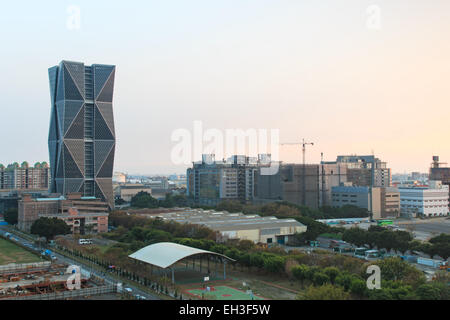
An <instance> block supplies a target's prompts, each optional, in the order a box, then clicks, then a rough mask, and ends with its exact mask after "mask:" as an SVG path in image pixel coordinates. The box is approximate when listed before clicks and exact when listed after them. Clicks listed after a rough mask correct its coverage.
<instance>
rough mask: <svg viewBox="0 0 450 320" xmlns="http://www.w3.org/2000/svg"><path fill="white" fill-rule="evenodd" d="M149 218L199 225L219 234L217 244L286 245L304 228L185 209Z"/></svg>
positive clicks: (294, 222)
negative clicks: (234, 242) (251, 242)
mask: <svg viewBox="0 0 450 320" xmlns="http://www.w3.org/2000/svg"><path fill="white" fill-rule="evenodd" d="M149 217H151V218H161V219H163V220H172V221H176V222H179V223H190V224H200V225H203V226H205V227H208V228H210V229H212V230H215V231H218V232H219V234H220V239H217V240H218V241H226V240H228V239H239V240H251V241H253V242H254V243H267V244H273V243H278V244H286V243H288V242H289V241H290V238H291V237H292V236H293V235H294V234H296V233H302V232H305V231H306V226H305V225H303V224H301V223H300V222H298V221H297V220H295V219H278V218H276V217H261V216H259V215H256V214H253V215H245V214H243V213H240V212H239V213H228V212H226V211H222V212H217V211H214V210H203V209H185V210H181V211H176V212H165V213H161V214H157V215H149Z"/></svg>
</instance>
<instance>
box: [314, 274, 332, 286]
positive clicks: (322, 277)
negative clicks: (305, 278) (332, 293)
mask: <svg viewBox="0 0 450 320" xmlns="http://www.w3.org/2000/svg"><path fill="white" fill-rule="evenodd" d="M328 282H330V277H329V276H327V275H326V274H325V273H323V272H316V273H315V274H314V276H313V283H314V284H315V285H316V286H321V285H324V284H326V283H328Z"/></svg>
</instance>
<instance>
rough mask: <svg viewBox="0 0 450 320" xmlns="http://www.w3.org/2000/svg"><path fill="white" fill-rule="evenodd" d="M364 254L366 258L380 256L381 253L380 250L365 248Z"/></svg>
mask: <svg viewBox="0 0 450 320" xmlns="http://www.w3.org/2000/svg"><path fill="white" fill-rule="evenodd" d="M365 255H366V260H369V259H378V258H380V257H381V254H380V252H379V251H378V250H367V251H366V252H365Z"/></svg>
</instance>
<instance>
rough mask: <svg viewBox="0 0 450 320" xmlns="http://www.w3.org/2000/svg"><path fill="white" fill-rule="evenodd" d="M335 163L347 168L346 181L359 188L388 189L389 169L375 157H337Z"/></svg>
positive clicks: (390, 178)
mask: <svg viewBox="0 0 450 320" xmlns="http://www.w3.org/2000/svg"><path fill="white" fill-rule="evenodd" d="M336 163H338V164H341V165H345V166H346V167H347V181H348V182H351V183H352V184H353V185H354V186H360V187H390V186H391V182H392V175H391V169H389V168H387V164H386V162H383V161H381V160H380V159H378V158H375V156H373V155H370V156H359V155H351V156H338V157H337V159H336Z"/></svg>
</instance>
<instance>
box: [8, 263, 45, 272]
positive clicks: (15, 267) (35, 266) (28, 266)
mask: <svg viewBox="0 0 450 320" xmlns="http://www.w3.org/2000/svg"><path fill="white" fill-rule="evenodd" d="M50 265H51V262H50V261H42V262H33V263H19V264H16V263H11V264H7V265H3V266H0V274H4V273H15V272H20V271H37V270H42V269H48V268H49V267H50Z"/></svg>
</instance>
